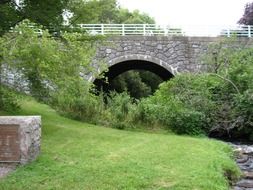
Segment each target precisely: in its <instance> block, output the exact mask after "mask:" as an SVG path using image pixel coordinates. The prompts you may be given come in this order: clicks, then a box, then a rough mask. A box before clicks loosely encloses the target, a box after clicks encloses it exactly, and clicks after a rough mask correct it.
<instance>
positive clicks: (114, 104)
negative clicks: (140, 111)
mask: <svg viewBox="0 0 253 190" xmlns="http://www.w3.org/2000/svg"><path fill="white" fill-rule="evenodd" d="M133 106H134V104H133V99H132V98H131V97H130V96H129V95H128V94H127V93H126V92H123V93H120V94H118V93H115V92H112V93H111V94H110V95H109V96H108V97H107V106H106V107H107V109H106V111H107V112H109V113H110V116H111V118H110V119H111V122H110V123H111V125H112V127H114V128H117V129H124V128H126V127H130V119H131V118H130V112H131V110H132V107H133Z"/></svg>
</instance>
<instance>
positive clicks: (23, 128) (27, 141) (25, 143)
mask: <svg viewBox="0 0 253 190" xmlns="http://www.w3.org/2000/svg"><path fill="white" fill-rule="evenodd" d="M1 125H2V126H4V125H17V126H19V131H18V132H19V139H20V140H19V143H20V144H19V148H20V163H21V164H26V163H29V162H31V161H33V160H35V159H36V158H37V156H38V155H39V153H40V139H41V117H40V116H0V133H1V132H3V130H1ZM2 129H3V128H2ZM0 140H1V139H0ZM2 140H3V139H2Z"/></svg>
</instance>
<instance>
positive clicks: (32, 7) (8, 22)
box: [0, 0, 69, 35]
mask: <svg viewBox="0 0 253 190" xmlns="http://www.w3.org/2000/svg"><path fill="white" fill-rule="evenodd" d="M68 2H69V0H43V1H40V0H22V1H16V0H5V1H3V2H0V18H1V23H0V35H2V34H4V33H5V32H8V31H9V30H10V29H11V28H12V27H15V25H16V24H18V23H19V22H21V21H23V20H25V19H29V20H31V21H32V22H35V23H38V24H40V25H43V26H44V27H46V28H52V27H53V28H54V31H55V30H57V31H59V27H60V25H61V24H62V22H63V12H64V9H65V8H66V7H67V4H68Z"/></svg>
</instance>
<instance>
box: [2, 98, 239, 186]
mask: <svg viewBox="0 0 253 190" xmlns="http://www.w3.org/2000/svg"><path fill="white" fill-rule="evenodd" d="M19 114H21V115H42V123H43V125H42V147H41V148H42V149H41V155H40V156H39V158H38V159H37V160H36V161H34V162H33V163H31V164H29V165H26V166H23V167H19V168H18V169H17V170H16V171H15V172H13V173H12V174H10V175H9V176H8V177H6V178H5V179H2V180H1V181H0V189H1V190H9V189H10V190H15V189H18V190H29V189H31V190H40V189H46V190H49V189H50V190H58V189H59V190H64V189H66V190H73V189H80V190H86V189H87V190H93V189H94V190H97V189H98V190H99V189H108V190H114V189H120V190H121V189H127V190H128V189H129V190H132V189H170V190H227V189H228V187H229V185H228V181H227V179H226V177H225V175H224V174H225V173H227V174H228V173H232V174H235V175H238V174H239V172H238V169H237V167H236V165H235V163H234V161H233V160H232V159H231V150H230V148H229V147H228V146H227V145H226V144H224V143H221V142H218V141H214V140H209V139H205V138H191V137H184V136H176V135H173V134H152V133H145V132H133V131H122V130H116V129H111V128H105V127H98V126H94V125H89V124H86V123H81V122H77V121H73V120H70V119H66V118H64V117H61V116H59V115H58V114H57V113H56V112H55V111H54V110H53V109H51V108H50V107H48V106H46V105H43V104H39V103H36V102H35V101H33V100H25V101H24V102H23V104H22V111H21V112H20V113H19Z"/></svg>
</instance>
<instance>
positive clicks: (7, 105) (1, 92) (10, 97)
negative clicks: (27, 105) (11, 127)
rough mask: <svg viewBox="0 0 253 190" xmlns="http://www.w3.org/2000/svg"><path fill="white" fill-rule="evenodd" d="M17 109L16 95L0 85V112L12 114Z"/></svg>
mask: <svg viewBox="0 0 253 190" xmlns="http://www.w3.org/2000/svg"><path fill="white" fill-rule="evenodd" d="M18 109H19V103H18V95H17V94H16V93H15V92H13V90H12V89H9V88H8V87H5V86H3V85H0V111H6V112H10V113H12V112H15V111H17V110H18Z"/></svg>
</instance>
